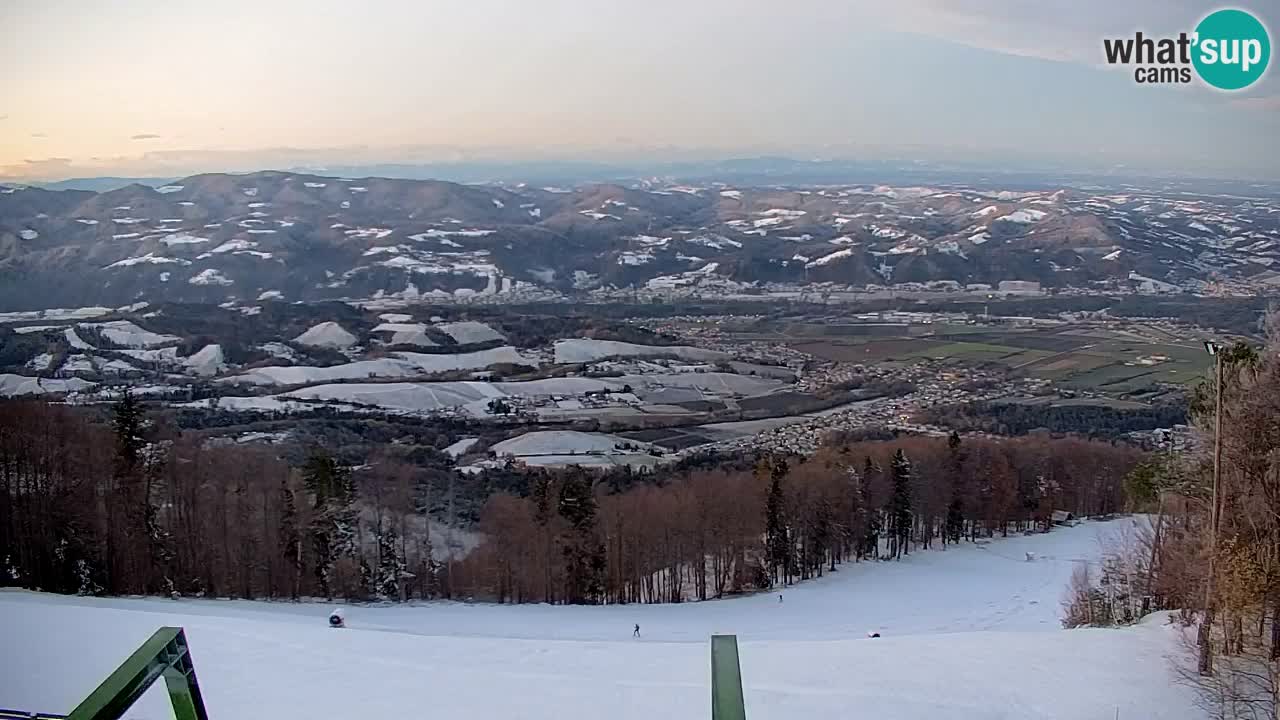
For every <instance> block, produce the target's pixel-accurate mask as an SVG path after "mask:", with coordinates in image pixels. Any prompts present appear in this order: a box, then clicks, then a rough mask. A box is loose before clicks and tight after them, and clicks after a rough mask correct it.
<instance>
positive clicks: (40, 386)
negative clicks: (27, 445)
mask: <svg viewBox="0 0 1280 720" xmlns="http://www.w3.org/2000/svg"><path fill="white" fill-rule="evenodd" d="M94 385H95V383H91V382H88V381H86V380H81V379H80V378H69V379H67V380H54V379H51V378H36V377H27V376H25V375H11V374H8V373H5V374H0V397H16V396H19V395H44V394H45V393H68V392H79V391H81V390H87V389H89V388H91V387H93V386H94ZM4 674H5V673H0V675H4ZM0 697H4V693H3V692H0Z"/></svg>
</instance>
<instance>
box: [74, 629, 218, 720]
mask: <svg viewBox="0 0 1280 720" xmlns="http://www.w3.org/2000/svg"><path fill="white" fill-rule="evenodd" d="M161 677H163V678H164V684H165V686H166V687H167V688H168V690H169V702H170V703H172V704H173V716H174V718H175V720H209V715H208V713H206V712H205V709H204V698H202V697H201V696H200V686H199V684H197V683H196V668H195V665H194V664H192V662H191V651H190V649H189V648H188V647H187V636H186V634H185V633H183V632H182V628H178V627H162V628H160V629H159V630H157V631H156V633H155V634H154V635H152V636H151V639H149V640H147V641H146V642H145V643H143V644H142V647H140V648H138V649H137V650H135V651H134V653H133V654H132V655H130V656H129V659H127V660H125V661H124V662H123V663H121V664H120V667H118V668H116V670H115V672H113V673H111V675H110V676H109V677H108V678H107V679H106V680H103V681H102V684H101V685H99V686H98V689H96V690H94V691H93V692H92V693H91V694H90V695H89V697H87V698H85V700H84V702H82V703H80V704H79V705H77V706H76V709H75V710H72V711H71V714H70V715H68V716H67V718H68V720H119V718H121V717H123V716H124V714H125V712H126V711H127V710H128V709H129V707H130V706H132V705H133V703H134V702H136V701H137V700H138V698H140V697H142V694H143V693H144V692H146V691H147V688H149V687H151V685H152V683H154V682H155V681H156V680H159V679H160V678H161Z"/></svg>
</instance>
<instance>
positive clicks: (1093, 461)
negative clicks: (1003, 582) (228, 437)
mask: <svg viewBox="0 0 1280 720" xmlns="http://www.w3.org/2000/svg"><path fill="white" fill-rule="evenodd" d="M162 418H163V416H162ZM109 419H110V422H104V421H103V420H102V418H99V417H96V416H95V415H94V414H93V413H91V412H88V411H86V410H84V409H81V408H74V407H70V406H65V405H53V404H47V403H44V402H40V401H14V402H7V403H5V404H4V406H3V412H0V563H2V565H0V584H8V585H18V586H23V587H29V588H38V589H42V590H47V591H53V592H62V593H81V594H150V595H156V594H160V595H178V596H216V597H243V598H302V597H344V598H352V599H382V600H407V599H429V598H437V597H446V598H463V599H478V600H497V601H501V602H551V603H629V602H646V603H657V602H682V601H687V600H706V599H711V598H716V597H723V596H725V595H729V594H733V593H742V592H750V591H754V590H759V589H764V588H769V587H773V586H775V585H779V584H782V585H786V584H789V583H792V582H796V581H802V580H806V579H809V578H814V577H820V576H822V575H823V574H824V573H826V572H832V571H834V570H835V569H838V567H839V566H840V565H842V564H844V563H848V562H862V561H866V560H874V559H886V558H900V557H902V556H903V555H906V554H908V553H911V552H916V551H918V550H921V549H932V548H934V547H939V548H945V547H946V546H948V545H950V544H953V543H958V542H962V541H965V540H974V539H977V538H982V537H989V536H992V535H997V534H1007V533H1009V532H1019V531H1024V530H1032V529H1035V528H1041V527H1045V526H1047V524H1048V522H1049V517H1050V514H1051V512H1052V511H1053V510H1056V509H1062V510H1068V511H1071V512H1074V513H1076V514H1080V515H1093V514H1107V513H1112V512H1116V511H1118V510H1120V509H1121V508H1122V507H1123V506H1124V502H1125V498H1124V492H1123V478H1124V477H1125V475H1126V473H1128V472H1129V470H1130V469H1131V468H1132V467H1133V466H1134V465H1135V463H1137V462H1138V461H1139V460H1140V459H1141V457H1142V454H1141V453H1140V452H1139V451H1137V450H1135V449H1133V448H1130V447H1127V446H1117V445H1111V444H1107V443H1101V442H1093V441H1086V440H1080V439H1045V438H1019V439H1008V440H993V439H977V438H970V439H961V438H960V437H959V436H958V435H952V436H951V437H950V438H926V437H904V438H897V439H893V440H873V441H851V442H835V443H833V444H829V445H827V446H824V447H823V448H822V449H821V450H820V451H819V452H818V453H817V454H815V455H813V456H810V457H800V456H781V455H761V456H759V457H756V458H750V457H746V458H733V459H728V460H722V461H719V462H714V463H713V462H709V461H699V462H692V461H691V462H686V463H676V464H673V465H672V467H671V468H670V469H669V470H664V471H661V472H658V473H653V474H635V473H622V472H612V473H599V472H595V471H592V470H587V469H583V468H577V467H571V468H568V469H565V470H547V469H535V468H520V467H519V466H515V465H512V466H510V467H506V468H499V469H497V470H495V471H494V472H493V473H482V474H480V475H478V476H464V475H461V474H460V473H457V472H454V471H451V470H448V469H446V468H443V467H442V466H439V465H438V464H434V463H429V464H426V465H423V464H421V463H418V462H415V456H414V455H413V453H412V451H408V452H404V451H399V450H397V448H396V447H395V446H392V445H388V446H386V447H384V448H382V449H380V450H378V451H376V452H375V453H374V455H373V456H372V457H370V458H367V459H366V460H365V462H364V463H363V464H361V465H357V466H354V467H353V466H352V465H351V464H350V463H351V462H352V461H351V460H349V459H348V460H346V461H344V459H343V458H341V457H335V456H334V455H331V454H329V453H327V452H324V451H321V450H313V451H311V452H309V453H302V454H298V453H289V454H288V455H289V457H282V456H281V455H282V450H281V449H279V448H274V447H261V446H257V447H255V446H243V445H238V444H235V443H233V442H226V441H217V442H215V441H211V440H210V439H209V438H208V437H207V436H206V435H204V434H202V433H198V432H190V431H186V432H184V431H182V430H180V429H178V428H175V427H171V426H168V425H166V424H164V423H163V422H162V421H161V422H157V421H155V420H153V419H150V418H149V417H148V416H147V414H146V412H145V411H144V409H143V407H142V406H141V405H140V404H139V403H138V402H137V401H136V400H135V399H134V398H133V397H131V396H129V395H126V396H124V397H123V398H122V399H121V400H120V401H119V402H118V403H116V404H115V406H114V407H113V408H112V409H111V412H110V418H109ZM491 475H492V477H490V476H491ZM481 496H487V498H488V499H487V500H485V501H483V504H482V505H480V506H479V511H478V512H476V511H475V510H472V509H470V508H474V507H476V506H475V505H474V503H475V502H476V501H477V499H478V498H479V497H481ZM466 526H469V527H466Z"/></svg>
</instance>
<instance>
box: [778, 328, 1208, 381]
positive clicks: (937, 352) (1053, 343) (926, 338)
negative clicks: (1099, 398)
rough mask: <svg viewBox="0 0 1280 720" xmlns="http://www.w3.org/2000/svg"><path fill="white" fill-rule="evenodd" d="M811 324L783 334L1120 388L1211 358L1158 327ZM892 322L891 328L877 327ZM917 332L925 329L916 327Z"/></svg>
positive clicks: (1194, 376) (792, 339) (1195, 375)
mask: <svg viewBox="0 0 1280 720" xmlns="http://www.w3.org/2000/svg"><path fill="white" fill-rule="evenodd" d="M812 327H813V326H807V325H805V326H798V325H795V324H792V325H788V326H786V341H787V342H789V344H790V345H791V346H792V347H793V348H795V349H796V350H799V351H801V352H805V353H809V354H811V355H813V356H815V357H818V358H821V359H824V360H830V361H836V362H849V363H875V364H894V363H911V362H916V361H920V360H935V361H942V362H945V363H948V364H954V365H959V366H965V365H991V364H995V365H1003V366H1005V367H1007V368H1009V369H1010V370H1014V371H1017V372H1019V373H1023V374H1026V375H1028V376H1030V377H1035V378H1043V379H1045V380H1049V381H1052V382H1053V383H1054V384H1055V385H1058V386H1061V387H1064V388H1069V389H1076V390H1091V391H1098V392H1104V393H1109V394H1117V395H1123V394H1127V393H1132V392H1136V391H1141V390H1144V389H1150V388H1153V387H1155V386H1157V385H1161V384H1172V385H1188V384H1191V383H1194V382H1197V381H1199V380H1200V379H1201V378H1202V377H1204V373H1205V371H1206V370H1207V369H1208V368H1209V366H1210V362H1209V361H1210V358H1209V356H1208V355H1207V354H1206V353H1205V352H1204V350H1203V349H1202V348H1201V347H1200V344H1199V341H1198V340H1196V339H1191V338H1179V337H1176V336H1175V335H1174V333H1172V332H1170V331H1168V330H1166V329H1163V328H1147V327H1145V326H1141V327H1137V328H1125V329H1115V328H1110V327H1105V326H1102V325H1086V326H1081V325H1070V326H1062V327H1047V328H1044V327H1036V328H993V327H990V326H985V327H975V326H971V325H911V326H905V325H903V326H886V325H875V326H870V327H873V328H875V330H874V331H872V332H868V333H866V334H858V333H856V332H853V331H851V330H849V329H848V326H841V327H839V328H838V331H837V332H830V333H827V334H825V335H822V334H821V333H819V332H818V331H817V330H810V329H809V328H812ZM889 328H896V329H897V332H896V333H894V334H883V332H884V330H886V329H889ZM921 331H924V332H925V333H926V334H919V333H920V332H921Z"/></svg>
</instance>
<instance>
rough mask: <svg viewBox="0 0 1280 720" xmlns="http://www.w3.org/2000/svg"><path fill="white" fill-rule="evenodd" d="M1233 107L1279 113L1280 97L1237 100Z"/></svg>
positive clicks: (1234, 101)
mask: <svg viewBox="0 0 1280 720" xmlns="http://www.w3.org/2000/svg"><path fill="white" fill-rule="evenodd" d="M1231 105H1232V107H1238V108H1240V109H1242V110H1266V111H1277V110H1280V95H1270V96H1264V97H1250V98H1236V99H1234V100H1232V101H1231Z"/></svg>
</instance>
